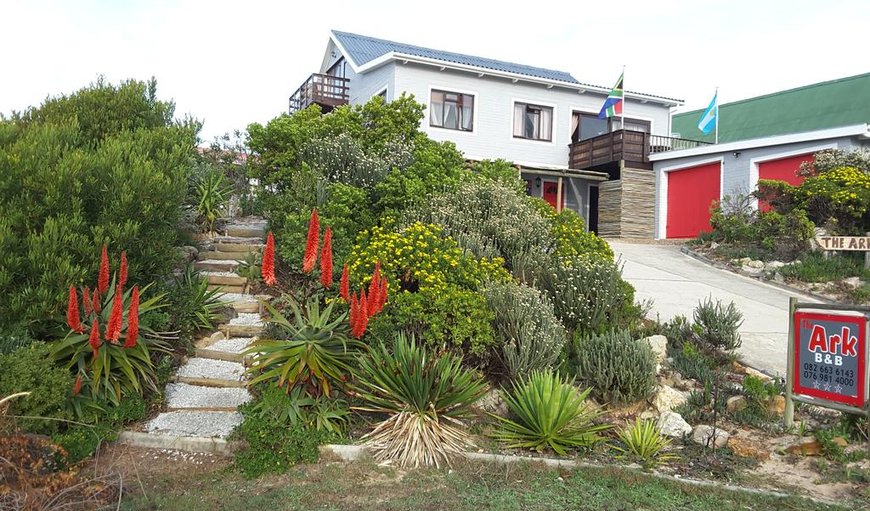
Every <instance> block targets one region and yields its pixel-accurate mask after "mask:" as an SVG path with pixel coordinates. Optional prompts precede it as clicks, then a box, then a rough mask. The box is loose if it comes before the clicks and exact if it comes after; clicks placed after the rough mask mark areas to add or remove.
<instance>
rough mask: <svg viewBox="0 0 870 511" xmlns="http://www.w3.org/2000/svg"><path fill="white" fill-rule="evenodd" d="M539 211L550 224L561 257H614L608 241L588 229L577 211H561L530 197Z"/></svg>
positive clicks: (566, 258) (557, 253)
mask: <svg viewBox="0 0 870 511" xmlns="http://www.w3.org/2000/svg"><path fill="white" fill-rule="evenodd" d="M530 200H531V202H532V204H533V205H534V206H535V209H536V210H537V211H538V213H539V214H540V215H541V216H543V217H544V219H546V220H547V222H549V224H550V237H551V238H552V239H553V242H555V245H556V247H555V249H556V255H557V256H559V257H560V258H561V259H565V260H568V259H573V258H576V257H578V256H585V257H600V258H602V259H608V260H609V259H613V250H611V249H610V245H608V244H607V242H606V241H604V240H603V239H601V238H599V237H598V236H596V235H595V233H594V232H588V231H587V230H586V223H585V222H584V221H583V218H582V217H581V216H580V215H578V214H577V212H576V211H572V210H570V209H563V210H562V211H561V212H560V213H556V210H554V209H553V208H552V206H550V205H549V204H547V203H546V202H545V201H544V200H542V199H539V198H537V197H534V198H531V199H530Z"/></svg>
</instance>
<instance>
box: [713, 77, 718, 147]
mask: <svg viewBox="0 0 870 511" xmlns="http://www.w3.org/2000/svg"><path fill="white" fill-rule="evenodd" d="M714 96H715V97H716V135H715V137H714V140H715V142H714V143H716V144H718V143H719V87H716V94H714Z"/></svg>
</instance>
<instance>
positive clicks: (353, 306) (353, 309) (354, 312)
mask: <svg viewBox="0 0 870 511" xmlns="http://www.w3.org/2000/svg"><path fill="white" fill-rule="evenodd" d="M348 307H349V308H350V312H348V316H347V322H348V324H349V325H350V333H351V335H353V334H354V332H356V322H357V316H359V302H358V301H357V299H356V295H355V294H354V295H350V299H349V300H348Z"/></svg>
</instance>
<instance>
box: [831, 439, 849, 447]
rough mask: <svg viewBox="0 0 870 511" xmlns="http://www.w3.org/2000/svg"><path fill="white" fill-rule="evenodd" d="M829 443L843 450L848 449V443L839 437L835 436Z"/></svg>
mask: <svg viewBox="0 0 870 511" xmlns="http://www.w3.org/2000/svg"><path fill="white" fill-rule="evenodd" d="M831 442H833V443H835V444H837V445H839V446H840V447H842V448H843V449H845V448H846V447H849V441H848V440H846V439H845V438H843V437H841V436H835V437H834V438H832V439H831Z"/></svg>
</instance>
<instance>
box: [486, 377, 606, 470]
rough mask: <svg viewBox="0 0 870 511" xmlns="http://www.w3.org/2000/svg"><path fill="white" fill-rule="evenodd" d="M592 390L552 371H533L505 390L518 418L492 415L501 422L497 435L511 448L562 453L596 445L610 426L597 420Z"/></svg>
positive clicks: (511, 410) (598, 411)
mask: <svg viewBox="0 0 870 511" xmlns="http://www.w3.org/2000/svg"><path fill="white" fill-rule="evenodd" d="M589 390H590V389H586V390H583V391H580V390H579V389H577V388H576V387H574V385H573V381H572V380H570V379H567V378H566V379H564V380H563V379H562V378H560V377H559V375H558V374H556V373H554V372H552V371H533V372H532V373H531V374H530V375H529V377H528V378H527V379H525V380H520V381H515V382H514V383H513V388H512V389H510V391H509V392H505V393H504V400H505V403H506V404H507V406H508V409H509V410H510V412H511V414H513V416H514V418H505V417H499V416H497V415H492V417H494V418H495V419H496V420H497V421H498V422H499V428H498V429H497V430H496V431H495V433H494V435H493V436H494V437H495V438H496V439H497V440H500V441H502V442H505V443H506V444H507V446H508V447H511V448H517V447H519V448H528V449H534V450H536V451H538V452H541V451H543V450H545V449H547V448H549V449H552V450H553V451H555V452H556V453H557V454H560V455H564V454H566V453H567V451H568V449H573V448H582V447H592V446H594V445H595V444H598V443H599V442H601V441H603V440H604V439H603V438H602V437H601V435H600V433H601V432H602V431H604V430H606V429H608V428H609V426H607V425H604V424H595V423H594V420H595V419H597V418H598V417H599V416H600V415H601V411H600V410H596V409H593V408H592V407H591V406H590V405H589V403H587V402H586V398H587V397H588V396H589Z"/></svg>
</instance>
